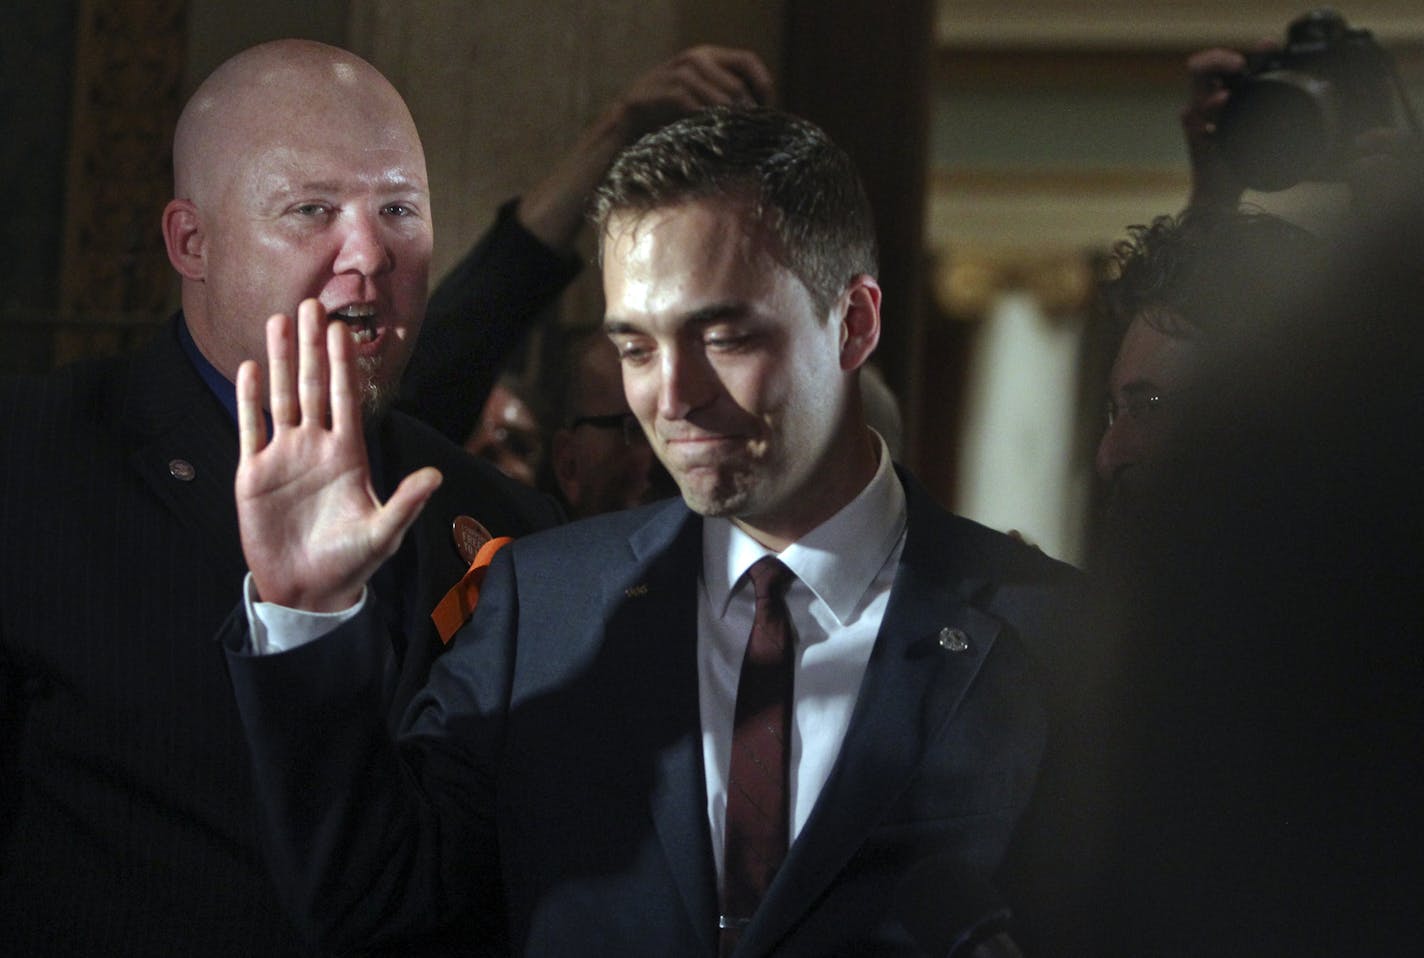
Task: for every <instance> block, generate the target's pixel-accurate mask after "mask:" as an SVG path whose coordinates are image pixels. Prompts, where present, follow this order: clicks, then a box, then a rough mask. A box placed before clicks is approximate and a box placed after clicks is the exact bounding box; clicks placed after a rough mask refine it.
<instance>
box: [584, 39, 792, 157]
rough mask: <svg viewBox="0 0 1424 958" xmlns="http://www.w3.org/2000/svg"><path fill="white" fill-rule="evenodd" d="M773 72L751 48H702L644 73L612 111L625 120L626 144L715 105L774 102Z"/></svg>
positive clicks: (747, 104)
mask: <svg viewBox="0 0 1424 958" xmlns="http://www.w3.org/2000/svg"><path fill="white" fill-rule="evenodd" d="M772 92H773V82H772V78H771V71H769V70H768V69H767V68H766V65H765V64H764V63H762V62H761V58H760V57H758V56H757V55H756V54H755V53H752V52H751V51H749V50H734V49H731V48H728V47H715V46H700V47H692V48H691V49H688V50H684V51H682V52H681V53H679V54H678V55H677V56H675V57H673V58H672V59H671V60H668V61H667V62H665V63H661V64H659V65H658V66H656V67H654V68H653V69H651V70H649V71H648V72H647V73H644V74H643V75H642V76H640V77H638V79H636V80H634V81H633V84H632V85H631V86H629V87H628V89H627V90H625V91H624V92H623V94H622V96H620V97H618V98H617V99H616V100H615V101H614V102H613V105H612V106H611V107H610V110H611V111H612V112H613V113H614V114H615V115H616V116H618V117H619V118H620V119H621V122H622V125H623V129H624V142H625V143H631V142H632V141H633V140H635V139H637V138H638V137H640V136H642V135H643V134H644V133H649V132H651V131H653V130H656V129H658V128H659V127H662V126H666V125H667V124H669V123H671V122H673V121H674V120H677V119H680V118H682V117H684V116H687V115H688V114H689V113H695V112H697V111H698V110H704V109H706V108H708V107H713V106H756V105H765V104H768V103H770V102H771V97H772Z"/></svg>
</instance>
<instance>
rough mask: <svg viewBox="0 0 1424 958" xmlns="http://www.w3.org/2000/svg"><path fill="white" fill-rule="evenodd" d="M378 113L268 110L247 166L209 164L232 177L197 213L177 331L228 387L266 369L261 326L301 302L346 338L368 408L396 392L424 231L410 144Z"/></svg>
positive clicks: (399, 127) (420, 275)
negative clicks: (320, 309) (247, 364)
mask: <svg viewBox="0 0 1424 958" xmlns="http://www.w3.org/2000/svg"><path fill="white" fill-rule="evenodd" d="M391 95H392V96H393V95H394V94H393V91H392V94H391ZM387 105H388V104H387V103H386V102H385V101H383V100H381V99H380V98H379V97H368V98H367V102H363V101H362V100H361V99H359V98H357V97H353V100H352V102H351V103H349V104H344V105H342V106H339V107H337V108H332V104H330V103H328V104H325V106H326V107H327V108H325V109H318V110H315V111H311V112H309V113H307V112H300V111H297V110H295V109H294V110H293V111H292V112H283V111H281V110H279V109H278V107H277V106H273V107H272V111H273V115H281V116H283V117H285V118H284V119H283V120H282V121H281V122H282V125H281V126H280V127H276V128H274V127H272V126H268V125H264V123H263V122H253V123H252V124H251V126H252V130H251V131H250V138H249V142H248V143H244V144H243V146H242V149H243V150H244V151H245V155H243V156H240V157H232V158H219V159H218V160H217V162H221V163H225V164H226V165H227V166H228V167H230V169H227V170H225V171H224V172H225V174H226V175H225V176H221V177H210V179H211V180H212V181H213V182H214V184H215V187H214V189H213V191H212V192H213V194H214V195H212V196H209V197H204V198H202V199H199V200H198V201H197V207H198V216H199V217H200V219H201V222H202V229H203V236H204V247H203V260H204V262H203V268H204V274H203V276H202V277H201V289H200V290H198V293H197V295H198V296H199V299H200V301H201V306H200V308H199V309H197V310H192V309H190V310H189V312H190V314H192V313H197V315H190V317H189V319H190V327H191V328H192V329H193V334H194V336H195V338H196V339H197V340H198V344H199V346H200V348H202V350H203V352H204V353H205V355H207V356H208V358H209V359H210V360H211V361H212V362H213V363H214V365H216V366H217V367H218V369H219V370H221V371H222V372H223V373H224V374H225V375H227V376H229V377H230V378H231V377H233V376H234V375H235V373H236V369H237V366H238V364H239V363H241V361H242V360H244V359H248V358H252V359H258V360H261V359H262V358H263V357H264V356H265V355H266V351H265V348H264V345H263V344H264V339H263V324H264V322H265V320H266V319H267V317H268V316H269V315H271V314H272V313H276V312H283V313H289V314H294V313H295V311H296V308H297V304H298V303H299V302H301V301H302V300H303V299H306V298H308V297H311V298H315V299H318V300H320V301H321V303H322V305H323V306H325V307H326V309H327V312H328V313H329V314H330V315H331V317H332V318H333V319H334V320H339V321H341V322H343V323H345V324H346V325H347V326H348V327H349V328H350V330H351V334H352V338H353V340H354V342H355V346H356V350H355V351H356V357H357V362H358V364H359V366H360V368H361V370H362V371H363V373H364V374H365V377H366V392H367V396H366V399H367V405H368V406H369V407H372V408H374V407H376V406H378V405H379V404H380V403H381V402H382V401H383V400H384V399H386V398H387V397H388V396H389V394H390V393H391V391H392V390H393V389H394V387H395V385H396V383H397V382H398V380H399V379H400V374H401V372H402V370H403V369H404V368H405V364H406V361H407V360H408V359H409V356H410V352H411V348H412V346H413V343H414V341H415V337H416V334H417V332H418V331H419V329H420V323H421V320H422V318H423V317H424V314H425V300H426V281H427V273H428V271H429V265H430V255H431V246H432V242H433V231H432V225H431V218H430V199H429V194H428V191H427V187H426V173H425V158H424V155H423V153H422V151H421V147H420V142H419V140H418V139H416V138H415V135H414V131H413V129H412V128H411V127H410V126H409V122H408V120H406V121H405V122H399V118H398V117H395V116H393V115H392V111H391V110H389V109H384V107H386V106H387ZM402 112H403V111H402ZM295 117H299V118H300V119H299V120H298V119H294V118H295ZM187 304H188V298H187V295H186V291H185V306H186V305H187Z"/></svg>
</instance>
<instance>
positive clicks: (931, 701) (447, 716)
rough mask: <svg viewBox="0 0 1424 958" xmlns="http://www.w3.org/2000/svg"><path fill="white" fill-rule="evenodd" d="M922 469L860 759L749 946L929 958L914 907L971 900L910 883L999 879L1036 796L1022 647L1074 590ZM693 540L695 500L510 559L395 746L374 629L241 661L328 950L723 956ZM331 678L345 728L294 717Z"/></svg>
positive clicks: (287, 871) (305, 896)
mask: <svg viewBox="0 0 1424 958" xmlns="http://www.w3.org/2000/svg"><path fill="white" fill-rule="evenodd" d="M906 480H907V481H906V486H907V494H908V505H909V535H908V539H907V542H906V547H905V551H904V555H903V558H902V562H901V566H900V568H899V570H898V573H897V578H896V581H895V585H894V590H893V593H892V595H891V599H890V604H889V607H888V609H887V612H886V615H885V619H884V622H883V624H882V627H881V632H880V637H879V639H878V640H877V643H876V646H875V649H874V652H873V654H872V656H871V659H870V662H869V666H868V669H867V673H866V676H865V680H864V684H863V686H862V688H861V692H860V696H859V700H858V701H857V704H856V708H855V714H854V717H853V719H852V722H851V725H850V728H849V730H848V732H847V736H846V739H845V743H844V746H843V748H842V750H841V754H840V756H839V758H838V760H837V762H836V765H835V768H834V770H833V772H832V774H831V777H830V780H829V781H828V782H827V783H826V786H825V790H824V791H823V793H822V794H821V796H820V799H819V801H818V803H817V805H816V807H815V810H814V811H813V813H812V815H811V818H810V820H809V821H808V822H807V824H806V826H805V829H804V830H803V832H802V833H801V834H800V836H799V837H798V838H797V840H796V841H795V843H794V844H793V847H792V848H791V850H790V853H789V855H788V857H787V859H786V862H785V864H784V866H783V867H782V869H781V871H780V872H779V873H778V875H777V877H776V880H775V882H774V884H773V885H772V887H771V889H770V891H769V893H768V897H767V898H766V899H765V900H764V902H763V906H762V907H761V909H760V910H759V911H758V913H757V915H756V916H755V918H754V919H753V921H752V924H751V926H750V927H749V928H748V930H747V932H746V935H745V938H744V941H743V947H742V950H741V951H740V952H739V954H744V955H761V954H770V953H773V952H776V953H780V954H796V955H869V954H913V953H917V952H916V950H915V947H914V943H913V942H912V941H911V938H910V933H909V932H908V931H907V929H906V928H905V926H904V924H903V923H902V922H901V921H899V920H898V918H897V915H899V914H900V913H901V912H902V911H903V910H905V908H906V906H907V905H910V906H913V907H915V908H918V907H919V906H921V905H923V904H924V896H930V897H931V899H933V897H934V896H939V895H943V896H944V897H945V899H946V902H945V907H946V908H949V907H953V902H952V900H951V899H952V897H953V894H954V892H953V890H951V889H944V888H924V887H917V886H916V885H915V884H914V881H913V877H912V876H913V874H915V873H913V872H912V871H911V869H912V868H914V867H915V866H916V865H917V864H919V863H922V862H926V861H938V862H945V863H948V866H949V867H948V868H947V869H944V868H940V869H937V870H932V872H931V873H932V874H936V875H944V874H946V873H961V874H965V875H972V876H979V877H987V876H990V875H992V874H993V872H994V871H995V869H996V868H997V867H998V865H999V862H1000V859H1001V857H1002V855H1003V853H1004V850H1005V847H1006V845H1007V843H1008V841H1009V838H1010V835H1011V833H1012V832H1013V830H1014V827H1015V823H1016V820H1017V819H1018V817H1019V815H1020V813H1021V811H1022V810H1023V808H1024V806H1025V804H1026V802H1027V801H1028V799H1029V795H1030V792H1031V791H1032V787H1033V783H1034V778H1035V773H1036V769H1037V767H1038V763H1039V760H1040V753H1041V751H1042V749H1043V745H1044V738H1045V712H1044V708H1043V705H1042V703H1041V701H1040V695H1039V691H1040V685H1041V683H1040V676H1039V674H1038V664H1037V659H1036V656H1035V653H1034V652H1033V650H1032V646H1033V645H1034V644H1036V643H1052V642H1054V641H1056V640H1058V639H1060V638H1066V636H1067V628H1068V624H1067V622H1066V621H1065V620H1064V618H1063V617H1062V612H1063V610H1064V609H1065V608H1066V607H1067V599H1068V594H1069V592H1071V591H1072V590H1073V589H1074V588H1075V583H1076V577H1075V576H1074V575H1073V573H1072V572H1071V571H1070V570H1068V569H1067V567H1064V566H1062V565H1060V564H1058V563H1055V562H1052V561H1051V560H1048V559H1045V558H1043V557H1042V556H1041V555H1040V554H1038V553H1036V552H1034V551H1032V550H1029V549H1027V548H1025V547H1022V546H1020V545H1018V544H1017V543H1014V542H1012V541H1010V540H1009V539H1007V538H1006V537H1004V536H1002V535H999V534H998V533H994V532H991V531H989V530H987V529H984V528H982V527H980V526H978V525H976V524H974V523H972V522H969V521H967V520H964V519H961V518H958V517H955V516H951V515H949V514H947V513H945V512H943V511H942V510H940V509H939V508H938V507H937V506H935V505H934V504H933V503H932V502H931V501H930V499H929V497H928V495H927V494H926V493H925V492H924V491H923V490H922V489H921V488H920V487H919V486H918V485H917V484H916V483H914V481H913V480H910V479H908V477H906ZM701 530H702V522H701V520H700V519H699V518H698V517H696V516H694V515H693V514H691V513H690V512H689V511H688V510H687V508H686V507H685V506H684V505H683V504H682V503H681V501H680V500H679V501H673V502H669V503H660V504H656V505H653V506H648V507H645V508H643V509H639V510H635V511H633V512H628V513H621V514H615V515H612V516H604V517H599V518H596V519H592V520H588V521H585V522H579V523H574V524H573V525H570V526H567V527H564V528H562V529H559V530H554V531H553V532H550V533H544V534H541V535H538V536H534V537H531V538H528V539H524V540H521V541H520V542H518V543H516V544H515V545H514V546H513V547H512V548H510V549H507V550H505V551H504V552H503V553H501V555H500V556H499V557H498V558H497V560H496V563H495V565H494V567H493V568H492V570H491V573H490V576H489V578H488V580H487V582H486V584H485V590H484V595H483V597H482V599H481V604H480V606H479V608H478V610H477V611H476V613H475V617H474V619H473V620H472V621H471V623H469V624H468V625H467V626H466V628H465V629H464V630H463V631H462V632H461V633H460V634H459V635H457V636H456V639H455V648H454V649H453V650H452V651H451V652H450V653H449V654H448V655H446V656H445V657H444V658H443V659H442V660H441V661H440V663H438V665H437V667H436V669H435V670H434V672H433V673H432V678H431V683H430V685H429V687H428V688H427V689H426V690H425V691H424V692H422V693H421V694H420V695H419V696H418V697H417V698H416V700H415V702H414V703H413V704H412V708H411V712H410V714H409V715H408V717H407V720H406V724H405V731H404V732H403V734H402V736H401V738H400V746H399V748H400V752H399V756H398V755H397V753H396V752H395V751H394V750H393V749H392V748H391V745H390V742H389V741H388V740H387V739H386V738H385V737H384V736H383V735H382V734H381V733H382V729H381V728H380V725H379V723H377V722H375V721H373V720H372V719H371V718H370V717H369V714H370V712H371V711H372V710H373V709H374V702H373V701H370V702H362V701H361V699H362V697H363V696H364V697H366V698H373V696H374V683H375V677H376V676H378V675H379V674H380V668H381V665H380V663H381V659H382V657H383V656H384V654H385V652H384V649H385V648H386V646H387V645H388V643H385V642H384V641H383V639H382V637H381V635H380V629H379V625H378V623H375V622H374V621H373V620H372V619H371V617H358V618H357V619H355V620H353V621H352V622H351V623H350V624H349V625H348V626H346V627H344V628H343V629H342V630H339V631H338V632H337V633H335V634H333V635H332V636H329V637H327V638H325V639H322V640H319V641H317V642H315V643H313V644H311V645H309V646H305V647H302V648H299V649H297V650H294V651H292V652H289V653H285V654H283V655H279V656H269V657H265V658H259V657H252V656H247V655H243V654H241V653H239V652H234V651H230V654H229V657H230V663H231V670H232V676H233V681H234V683H235V689H236V693H237V697H238V700H239V707H240V709H241V711H242V713H243V721H244V724H245V725H246V727H247V729H248V733H249V736H250V738H251V741H252V743H253V747H254V756H255V762H256V768H257V773H256V774H257V780H258V786H259V788H261V789H262V790H263V796H262V801H263V805H264V813H265V814H266V815H267V816H268V818H269V821H268V826H267V827H268V828H269V832H270V837H271V840H272V846H273V847H272V859H273V865H274V874H276V875H277V876H278V878H279V883H280V884H281V885H282V887H283V888H284V894H286V895H288V896H290V897H291V898H292V900H293V902H294V904H295V905H296V906H297V908H298V910H299V912H302V913H304V914H305V916H306V921H307V922H308V923H309V924H310V925H311V927H312V931H313V933H314V934H317V935H319V936H320V937H322V939H323V940H325V941H327V942H329V943H332V944H337V945H342V946H351V945H353V944H354V943H357V942H362V941H367V940H373V939H374V940H380V939H381V938H382V936H388V935H394V934H400V933H403V932H404V931H406V930H408V929H411V928H419V927H422V926H423V925H424V924H426V923H428V922H432V921H437V920H439V919H440V917H441V915H442V913H448V912H450V911H452V910H475V911H478V912H479V913H480V914H481V915H482V916H483V917H484V918H485V919H486V921H487V922H488V924H489V925H490V926H491V929H493V931H495V932H498V931H501V930H502V931H507V933H508V936H509V939H510V943H511V946H512V950H513V951H514V952H516V953H519V954H528V955H553V954H578V955H619V956H630V955H649V956H667V955H679V956H681V955H709V956H710V955H713V954H715V935H716V925H717V889H716V879H715V873H714V867H713V858H712V849H711V845H710V839H709V837H708V836H709V832H708V827H707V821H706V814H707V813H706V805H707V803H706V789H705V784H704V780H703V779H704V776H703V765H702V740H701V731H700V724H699V717H698V704H697V700H698V682H697V665H696V599H695V596H696V589H697V587H698V586H697V579H698V574H699V569H700V565H701ZM946 628H948V629H958V630H962V632H963V633H965V634H966V635H967V637H968V647H967V648H966V649H964V650H962V651H955V650H953V646H954V644H955V643H953V642H946V643H943V644H942V643H941V642H940V636H941V634H942V630H943V629H946ZM227 639H228V643H229V648H230V650H232V649H235V648H241V647H242V643H243V642H244V641H245V636H242V635H230V636H228V637H227ZM335 675H340V676H344V677H345V679H346V681H345V682H344V683H336V684H333V682H332V680H331V679H329V678H326V677H330V676H335ZM319 677H322V678H319ZM318 681H319V682H320V685H321V686H322V688H321V692H322V695H323V697H322V699H321V702H322V708H323V710H324V711H325V710H330V715H329V716H328V717H327V718H326V719H325V720H324V721H323V722H321V723H320V724H316V723H312V722H310V721H305V722H304V721H302V720H301V716H300V715H299V714H298V713H299V712H300V711H301V709H300V708H294V707H293V704H292V703H293V701H294V700H293V697H292V696H291V694H290V690H291V689H292V688H294V687H296V688H311V689H312V690H313V694H315V690H316V683H317V682H318ZM304 698H305V697H304ZM363 710H364V713H365V714H366V716H367V717H365V718H362V717H361V716H362V714H363ZM312 757H318V758H317V760H318V761H319V763H320V764H319V767H318V769H317V772H318V773H319V777H320V778H321V779H322V780H328V779H329V780H330V781H332V782H337V781H339V782H341V783H342V784H340V785H335V786H333V787H332V788H331V789H330V791H329V792H325V793H323V794H321V795H316V794H313V793H312V791H311V790H310V789H309V788H306V787H304V786H303V777H304V776H294V775H292V774H291V773H290V770H291V769H293V768H295V767H298V766H299V765H303V764H306V763H309V762H310V761H311V759H312ZM311 772H312V769H311V768H310V766H309V764H308V765H307V767H306V769H305V771H304V775H306V774H310V773H311ZM907 876H911V880H910V883H909V884H908V885H906V879H907Z"/></svg>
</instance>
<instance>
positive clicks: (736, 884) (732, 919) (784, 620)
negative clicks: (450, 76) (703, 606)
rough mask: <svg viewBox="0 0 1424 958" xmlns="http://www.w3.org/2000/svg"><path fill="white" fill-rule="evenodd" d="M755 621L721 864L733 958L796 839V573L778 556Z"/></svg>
mask: <svg viewBox="0 0 1424 958" xmlns="http://www.w3.org/2000/svg"><path fill="white" fill-rule="evenodd" d="M747 576H748V577H749V578H750V579H751V580H752V586H753V587H754V588H755V590H756V616H755V618H754V620H753V621H752V633H751V636H750V637H749V638H748V639H747V653H746V657H745V658H744V659H743V660H742V674H741V678H740V679H739V680H738V682H737V711H736V718H735V720H734V724H733V726H732V768H731V773H730V775H729V776H728V781H727V847H726V856H725V859H724V862H723V865H724V868H723V876H722V916H721V920H720V922H719V925H720V927H721V947H720V950H721V955H722V958H726V956H728V955H730V954H731V953H732V951H733V950H734V949H735V948H736V947H737V942H738V941H739V940H740V939H741V935H742V930H743V929H744V928H745V927H746V925H747V923H748V922H750V921H751V917H752V914H753V913H754V912H755V911H756V909H757V905H758V903H760V901H761V897H762V895H763V894H765V893H766V889H767V887H768V886H769V885H770V884H771V879H772V877H773V876H775V875H776V869H777V868H778V867H779V866H780V865H781V860H782V859H783V858H785V857H786V847H787V845H788V844H789V836H790V824H789V822H790V817H791V816H790V807H789V804H788V797H787V796H788V789H787V787H786V774H787V771H786V770H787V764H788V760H789V759H790V756H791V747H790V742H791V688H792V666H793V663H794V661H795V657H796V654H795V645H794V643H793V641H792V633H791V626H790V621H789V618H788V616H787V612H786V588H787V586H789V585H790V584H791V579H792V573H791V570H790V569H788V568H786V566H784V565H782V564H781V560H780V559H777V558H775V557H774V556H766V557H765V558H762V559H758V560H757V561H756V563H755V564H754V565H753V566H752V567H751V568H750V569H748V570H747Z"/></svg>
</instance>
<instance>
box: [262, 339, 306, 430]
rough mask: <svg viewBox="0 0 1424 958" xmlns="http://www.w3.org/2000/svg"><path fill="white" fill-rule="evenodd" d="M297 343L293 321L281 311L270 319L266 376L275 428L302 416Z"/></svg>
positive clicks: (292, 424)
mask: <svg viewBox="0 0 1424 958" xmlns="http://www.w3.org/2000/svg"><path fill="white" fill-rule="evenodd" d="M294 346H295V344H294V343H293V341H292V321H291V319H289V318H288V317H287V316H285V315H283V314H282V313H277V314H275V315H273V316H272V318H271V319H269V320H267V376H268V378H269V379H271V382H270V383H269V384H268V389H269V390H270V395H271V400H270V402H269V404H268V405H269V408H270V409H271V410H272V428H273V429H274V430H276V429H283V428H285V427H287V426H295V425H296V424H297V422H298V418H299V416H300V410H299V409H298V407H297V397H296V389H295V382H294V380H295V378H296V372H295V370H294V369H293V368H292V367H293V362H292V360H293V359H294V357H293V355H292V353H293V352H294Z"/></svg>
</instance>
